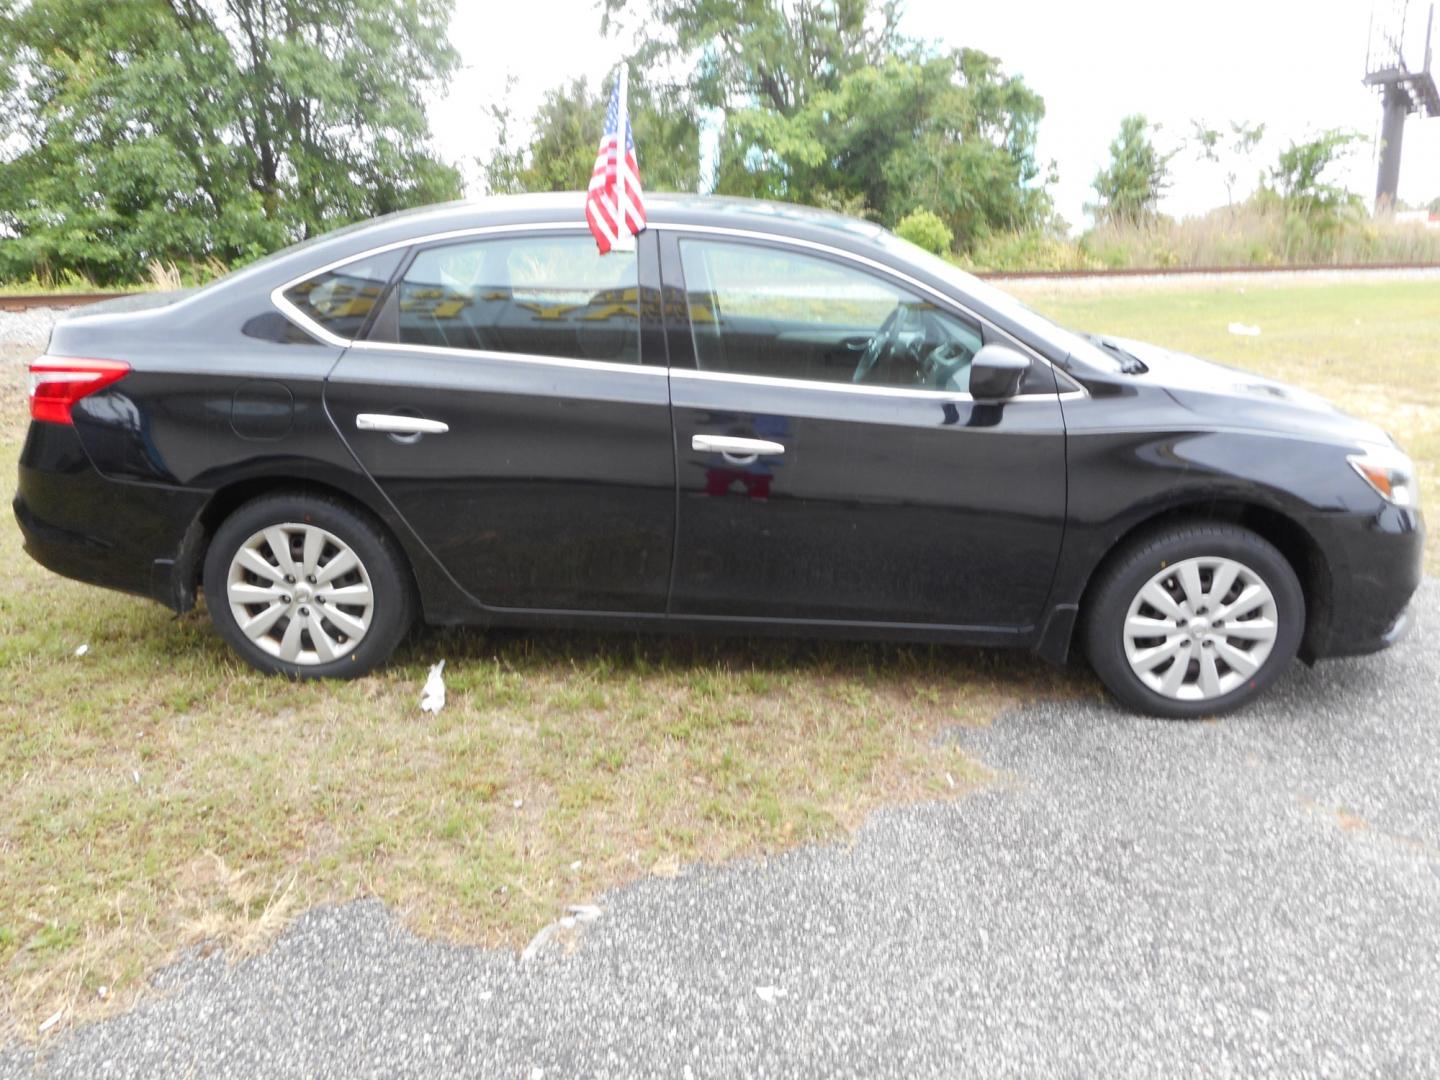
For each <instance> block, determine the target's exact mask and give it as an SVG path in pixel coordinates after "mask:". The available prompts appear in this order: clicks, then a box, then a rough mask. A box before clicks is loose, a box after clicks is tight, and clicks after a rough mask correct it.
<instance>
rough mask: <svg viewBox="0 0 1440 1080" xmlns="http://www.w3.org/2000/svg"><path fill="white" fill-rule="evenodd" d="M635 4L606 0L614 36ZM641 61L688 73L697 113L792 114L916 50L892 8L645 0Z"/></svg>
mask: <svg viewBox="0 0 1440 1080" xmlns="http://www.w3.org/2000/svg"><path fill="white" fill-rule="evenodd" d="M636 6H637V5H635V4H634V0H605V17H604V19H603V20H602V30H605V31H614V30H615V29H616V23H617V21H619V20H621V19H623V18H624V17H625V15H626V13H627V9H633V8H635V7H636ZM642 11H643V14H642V15H641V25H640V26H639V27H638V28H636V29H637V32H638V33H640V34H641V36H642V37H643V38H644V40H645V41H646V44H645V46H644V47H643V48H642V50H641V53H640V55H639V56H638V57H637V59H638V60H640V61H641V62H643V63H644V64H646V65H649V64H662V65H668V66H670V67H673V68H675V69H677V70H682V71H686V72H689V73H690V76H689V88H690V91H691V92H692V94H693V97H694V100H695V103H696V105H698V107H700V108H702V109H728V108H749V107H754V106H758V107H763V108H767V109H772V110H774V111H775V112H778V113H780V114H781V115H782V116H789V115H791V114H793V113H794V112H796V111H797V110H799V109H801V108H802V107H804V105H805V104H806V103H807V102H808V101H809V100H810V98H811V96H812V95H813V94H815V93H816V92H819V91H825V90H835V89H838V87H839V85H840V82H841V80H842V79H843V78H844V77H845V76H846V75H847V74H849V73H851V72H853V71H857V70H859V69H861V68H864V67H872V66H876V65H879V64H882V63H884V62H885V61H886V60H887V59H889V58H890V57H892V56H895V55H897V54H899V53H902V52H904V51H906V50H908V49H911V48H913V45H912V44H911V43H910V42H908V41H906V40H905V39H904V38H902V37H901V36H900V32H899V20H900V8H899V4H898V3H897V2H895V0H884V2H881V3H876V2H875V0H649V3H648V6H645V7H644V8H642Z"/></svg>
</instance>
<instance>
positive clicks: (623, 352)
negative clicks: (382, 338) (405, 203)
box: [379, 234, 640, 363]
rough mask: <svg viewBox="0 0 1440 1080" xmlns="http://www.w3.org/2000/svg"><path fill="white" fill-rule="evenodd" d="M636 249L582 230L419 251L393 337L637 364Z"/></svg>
mask: <svg viewBox="0 0 1440 1080" xmlns="http://www.w3.org/2000/svg"><path fill="white" fill-rule="evenodd" d="M638 284H639V280H638V277H637V270H636V261H635V253H634V252H618V251H612V252H611V253H610V254H608V255H601V254H600V253H599V252H598V251H597V250H596V248H595V241H594V240H593V239H591V238H590V236H589V235H588V234H586V235H583V236H568V235H567V236H528V237H503V238H492V239H484V240H470V241H466V242H464V243H458V244H446V245H444V246H441V247H433V248H427V249H425V250H422V251H420V252H419V253H418V254H417V255H416V256H415V260H414V262H412V263H411V264H410V267H409V269H407V270H406V271H405V274H404V277H403V278H402V280H401V282H400V285H399V287H398V288H397V289H396V298H395V305H396V307H397V309H398V310H397V312H396V317H395V319H394V324H393V326H391V325H389V323H390V320H388V319H387V320H385V324H386V325H385V326H384V327H382V328H379V329H383V331H384V333H385V335H386V336H387V337H388V338H389V339H390V340H398V341H400V342H402V343H404V344H409V345H434V346H441V347H444V348H451V349H476V350H481V351H486V352H502V353H526V354H530V355H534V356H558V357H564V358H568V359H577V360H608V361H619V362H626V363H637V362H638V361H639V359H640V320H639V316H638V313H637V303H636V297H637V295H638Z"/></svg>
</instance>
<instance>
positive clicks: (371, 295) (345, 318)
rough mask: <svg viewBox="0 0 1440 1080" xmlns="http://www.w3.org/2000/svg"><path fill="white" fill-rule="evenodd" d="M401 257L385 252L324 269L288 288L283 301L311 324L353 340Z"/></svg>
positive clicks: (399, 251)
mask: <svg viewBox="0 0 1440 1080" xmlns="http://www.w3.org/2000/svg"><path fill="white" fill-rule="evenodd" d="M403 254H404V251H403V249H402V250H396V251H387V252H385V253H383V254H380V255H370V256H367V257H365V258H363V259H358V260H356V261H355V262H349V263H346V264H345V265H343V266H337V267H335V268H334V269H333V270H326V271H325V272H324V273H322V274H316V275H315V276H314V277H312V278H308V279H306V280H305V281H302V282H301V283H300V284H299V285H292V286H290V288H288V289H286V290H285V299H286V300H288V301H290V303H291V304H293V305H294V306H295V307H296V308H297V309H298V310H299V311H300V313H301V314H302V315H304V316H305V317H306V318H308V319H309V320H310V321H311V322H314V323H317V324H318V325H320V326H323V327H324V328H325V329H326V330H328V331H330V333H332V334H334V335H335V336H337V337H342V338H345V339H346V340H352V339H354V338H357V337H359V336H360V331H361V329H362V328H363V327H364V325H365V321H366V320H367V319H368V318H369V317H370V313H371V312H372V311H374V310H375V305H376V304H377V303H379V301H380V297H381V295H382V294H383V293H384V292H385V286H386V285H388V284H389V283H390V278H391V277H392V276H393V275H394V273H395V269H396V267H398V266H399V265H400V258H401V256H402V255H403Z"/></svg>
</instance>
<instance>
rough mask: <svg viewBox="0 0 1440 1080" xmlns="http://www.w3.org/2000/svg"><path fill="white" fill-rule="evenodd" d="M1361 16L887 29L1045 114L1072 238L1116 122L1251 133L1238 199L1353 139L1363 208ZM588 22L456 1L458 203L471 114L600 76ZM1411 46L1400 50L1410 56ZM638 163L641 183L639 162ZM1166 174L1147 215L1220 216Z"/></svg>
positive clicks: (1410, 191)
mask: <svg viewBox="0 0 1440 1080" xmlns="http://www.w3.org/2000/svg"><path fill="white" fill-rule="evenodd" d="M1381 6H1382V7H1387V6H1389V5H1388V4H1382V5H1381ZM1426 6H1427V5H1426V3H1425V0H1410V8H1411V9H1412V18H1411V22H1412V24H1418V26H1419V33H1418V34H1416V33H1412V38H1418V37H1420V36H1422V35H1423V27H1424V23H1423V15H1424V10H1423V9H1424V8H1425V7H1426ZM1370 11H1371V3H1370V0H1205V2H1204V3H1193V4H1189V3H1187V4H1178V3H1173V2H1171V0H1089V2H1087V3H1078V2H1073V0H1039V2H1037V0H1008V2H1003V0H1002V2H989V3H983V4H971V3H967V2H965V0H908V2H907V3H906V4H905V15H904V21H903V28H904V30H905V32H906V33H908V34H909V35H911V36H913V37H920V38H924V39H927V40H931V41H937V42H940V43H942V44H944V45H946V46H961V45H964V46H970V47H973V48H978V49H983V50H985V51H986V52H989V53H992V54H994V55H996V56H998V57H1000V59H1001V60H1002V62H1003V63H1004V65H1005V68H1006V69H1007V71H1009V72H1011V73H1014V74H1018V75H1022V76H1023V77H1024V78H1025V81H1026V82H1027V83H1029V84H1030V85H1031V86H1032V87H1034V88H1035V89H1036V90H1038V91H1039V92H1040V94H1041V95H1042V96H1043V97H1044V99H1045V107H1046V116H1045V119H1044V121H1042V123H1041V125H1040V136H1039V154H1040V157H1041V159H1042V160H1043V161H1051V160H1053V161H1054V162H1055V166H1056V170H1057V172H1058V174H1059V182H1058V184H1056V185H1055V186H1054V187H1053V188H1052V189H1051V190H1052V193H1053V194H1054V197H1055V202H1056V207H1057V209H1058V210H1059V212H1060V213H1061V214H1062V215H1063V216H1064V217H1065V218H1066V220H1068V221H1069V222H1071V223H1072V224H1083V223H1084V220H1085V219H1084V212H1083V209H1082V207H1083V205H1084V203H1086V202H1087V201H1089V200H1090V199H1092V198H1093V192H1092V191H1091V189H1090V182H1091V180H1092V179H1093V178H1094V176H1095V172H1096V170H1097V169H1099V168H1100V167H1101V166H1102V165H1103V164H1104V162H1105V160H1106V157H1107V153H1108V147H1109V144H1110V141H1111V140H1112V139H1113V138H1114V137H1115V134H1116V132H1117V130H1118V129H1119V126H1120V119H1121V117H1123V116H1124V115H1126V114H1127V113H1131V112H1143V113H1144V114H1145V115H1146V116H1147V117H1149V118H1150V119H1151V120H1152V121H1155V122H1158V123H1160V124H1161V125H1162V129H1161V133H1160V136H1159V142H1160V144H1161V146H1162V147H1169V146H1173V145H1175V144H1178V143H1179V142H1180V141H1181V140H1182V139H1183V138H1184V137H1186V136H1187V135H1189V134H1190V131H1191V127H1190V121H1191V119H1193V118H1197V117H1198V118H1203V119H1205V120H1206V121H1208V122H1209V124H1210V126H1212V127H1219V128H1224V127H1225V126H1226V125H1227V123H1228V121H1231V120H1248V121H1250V122H1263V123H1264V124H1265V125H1266V131H1267V136H1266V140H1265V143H1264V144H1263V145H1262V147H1261V148H1260V150H1259V151H1258V152H1257V153H1256V154H1255V155H1254V158H1253V160H1252V163H1251V164H1249V165H1244V166H1242V167H1241V173H1242V178H1241V181H1240V187H1241V188H1242V192H1248V191H1249V190H1250V189H1252V188H1253V187H1254V180H1255V176H1256V174H1257V173H1258V171H1259V169H1260V168H1261V167H1262V166H1267V165H1269V164H1272V163H1273V162H1274V160H1275V157H1276V155H1277V154H1278V152H1279V151H1280V150H1281V149H1283V148H1284V146H1285V145H1286V144H1287V143H1288V142H1289V141H1290V140H1291V139H1302V138H1304V137H1306V136H1307V135H1310V134H1313V133H1315V132H1316V131H1317V130H1321V129H1324V128H1328V127H1344V128H1351V129H1355V130H1358V131H1360V132H1362V133H1363V134H1364V135H1366V136H1367V137H1369V138H1370V139H1371V140H1372V141H1371V143H1370V144H1368V145H1366V146H1364V147H1363V148H1361V149H1360V150H1359V151H1358V152H1357V153H1356V154H1355V156H1354V159H1353V161H1352V162H1351V163H1350V165H1349V167H1348V168H1347V170H1346V173H1345V175H1344V176H1343V180H1344V181H1345V182H1346V183H1347V184H1348V185H1349V186H1350V187H1351V188H1352V189H1353V190H1355V191H1358V192H1360V193H1361V194H1362V195H1364V196H1365V198H1366V200H1367V202H1368V201H1369V200H1370V199H1371V198H1372V197H1373V195H1374V184H1375V160H1374V154H1375V140H1376V139H1377V137H1378V129H1379V119H1380V105H1379V100H1378V97H1377V96H1376V94H1375V92H1374V91H1371V90H1369V89H1367V88H1366V87H1364V86H1363V85H1362V84H1361V78H1362V76H1363V75H1364V67H1365V51H1366V40H1367V33H1368V28H1369V23H1370ZM1417 16H1418V18H1417ZM599 23H600V17H599V14H598V11H597V10H596V7H595V4H594V2H593V0H522V2H521V3H517V4H504V5H502V4H497V3H494V2H493V0H457V2H456V12H455V18H454V21H453V23H452V26H451V39H452V41H453V42H454V43H455V45H456V47H457V48H458V49H459V50H460V53H461V56H462V58H463V59H462V63H463V65H464V68H463V70H462V71H461V72H459V73H458V75H457V77H456V80H455V82H454V85H453V88H452V91H451V93H450V94H449V95H448V96H447V97H446V98H445V99H444V100H443V101H437V102H436V103H435V105H434V106H433V108H432V112H431V122H432V127H433V129H434V132H435V137H436V143H437V147H438V149H439V151H440V153H441V155H442V156H444V157H446V158H447V159H449V160H451V161H453V162H456V163H457V164H460V165H461V166H462V168H463V169H464V171H465V174H466V177H467V181H468V183H469V190H470V193H471V194H479V193H481V192H482V190H483V185H482V183H481V182H480V180H479V172H478V168H477V167H476V165H475V163H474V159H476V158H483V157H486V156H488V154H489V151H490V149H491V148H492V147H493V145H494V131H493V127H492V125H491V124H490V123H489V120H488V116H487V115H486V114H485V112H484V109H485V106H486V105H487V104H489V103H490V102H492V101H495V100H498V99H499V98H501V97H502V96H503V94H504V90H505V85H506V78H507V75H513V76H514V77H515V78H516V79H517V82H516V85H515V89H514V93H513V98H512V101H513V105H514V109H515V113H516V115H517V116H519V117H521V118H522V119H524V118H528V117H529V116H530V115H531V114H532V113H533V111H534V109H535V106H536V105H537V104H538V103H539V101H540V99H541V97H542V95H543V94H544V92H545V90H547V89H548V88H550V87H552V86H555V85H557V84H559V83H560V82H562V81H564V80H566V79H568V78H571V77H574V76H576V75H582V74H583V75H586V76H589V78H590V79H591V80H592V82H593V81H595V80H598V79H600V78H603V77H604V75H605V73H606V72H607V71H608V70H609V69H610V67H611V66H612V65H613V63H614V61H615V58H616V56H618V53H619V46H618V45H617V44H615V43H614V42H602V41H600V39H599ZM1420 44H1421V43H1420V42H1419V41H1414V51H1415V52H1416V53H1418V52H1419V48H1420ZM638 149H639V156H640V167H641V175H642V177H643V175H644V167H645V155H646V150H647V148H646V147H644V146H640V147H639V148H638ZM1173 173H1174V179H1175V183H1174V187H1173V188H1172V189H1171V191H1170V193H1169V195H1168V196H1167V198H1166V199H1165V201H1164V203H1163V204H1162V209H1163V210H1165V211H1166V212H1167V213H1171V214H1175V215H1184V214H1189V213H1195V212H1198V211H1202V210H1204V209H1206V208H1209V207H1212V206H1216V205H1223V204H1224V202H1225V188H1224V179H1223V173H1224V170H1223V169H1217V168H1215V167H1214V166H1211V165H1203V164H1199V163H1197V162H1196V161H1195V160H1194V155H1193V152H1191V151H1190V150H1188V149H1187V150H1182V151H1181V153H1180V154H1179V155H1178V156H1177V157H1176V158H1175V160H1174V163H1173ZM1242 192H1237V197H1238V196H1239V195H1240V194H1242ZM1436 196H1440V118H1437V119H1432V120H1421V119H1419V117H1417V116H1412V117H1411V119H1410V120H1409V122H1408V123H1407V124H1406V132H1405V146H1404V157H1403V163H1402V166H1401V173H1400V197H1401V198H1402V199H1406V200H1410V201H1416V202H1418V201H1425V202H1428V201H1429V200H1430V199H1433V198H1435V197H1436Z"/></svg>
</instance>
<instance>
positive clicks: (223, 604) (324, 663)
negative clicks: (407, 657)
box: [204, 495, 415, 678]
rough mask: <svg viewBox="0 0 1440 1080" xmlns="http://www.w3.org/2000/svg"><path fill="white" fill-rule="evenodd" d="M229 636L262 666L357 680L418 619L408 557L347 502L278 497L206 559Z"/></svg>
mask: <svg viewBox="0 0 1440 1080" xmlns="http://www.w3.org/2000/svg"><path fill="white" fill-rule="evenodd" d="M204 584H205V598H206V604H207V606H208V607H209V609H210V617H211V619H212V620H213V621H214V623H215V627H216V629H217V630H219V631H220V634H221V636H222V637H224V638H225V640H226V641H228V642H229V643H230V644H231V646H233V647H234V649H235V651H236V652H238V653H239V654H240V655H241V656H242V657H244V658H245V660H247V661H248V662H249V663H251V664H253V665H254V666H255V667H257V668H259V669H260V670H262V671H267V672H274V673H279V674H284V675H289V676H291V677H292V678H321V677H326V676H341V677H347V676H355V675H360V674H363V673H364V672H367V671H369V670H371V669H372V668H374V667H375V666H376V665H377V664H380V663H383V662H384V661H385V660H386V659H387V658H388V657H389V656H390V654H391V653H392V652H393V651H394V649H395V646H396V645H398V644H399V643H400V641H401V639H402V638H403V637H404V636H405V633H406V631H407V630H408V629H409V628H410V625H411V622H412V621H413V618H414V615H413V613H414V610H415V608H414V602H413V599H412V596H411V589H410V583H409V576H408V574H407V572H406V570H405V564H404V559H403V556H402V555H401V554H400V552H399V551H397V550H396V548H395V545H394V544H393V542H392V541H391V540H390V539H389V538H388V537H387V536H386V535H385V534H384V532H383V531H382V530H381V529H380V528H379V527H378V526H376V525H375V524H373V523H372V522H370V521H369V520H368V519H367V518H365V517H363V516H362V515H360V514H358V513H356V512H355V511H354V510H352V509H350V508H349V507H348V506H345V505H344V504H343V503H340V502H337V501H335V500H333V499H328V498H324V497H319V496H312V495H274V496H266V497H263V498H259V499H256V500H254V501H253V502H248V503H246V504H245V505H243V506H241V507H240V508H239V509H237V510H236V511H235V512H234V513H232V514H231V515H230V516H229V517H228V518H226V519H225V521H224V523H223V524H222V525H221V526H220V528H219V529H217V530H216V533H215V537H214V539H213V540H212V541H211V543H210V549H209V552H208V553H207V555H206V558H205V575H204Z"/></svg>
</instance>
